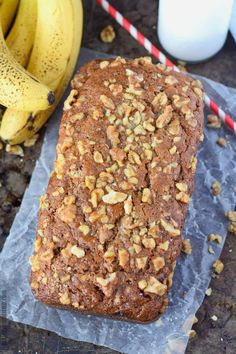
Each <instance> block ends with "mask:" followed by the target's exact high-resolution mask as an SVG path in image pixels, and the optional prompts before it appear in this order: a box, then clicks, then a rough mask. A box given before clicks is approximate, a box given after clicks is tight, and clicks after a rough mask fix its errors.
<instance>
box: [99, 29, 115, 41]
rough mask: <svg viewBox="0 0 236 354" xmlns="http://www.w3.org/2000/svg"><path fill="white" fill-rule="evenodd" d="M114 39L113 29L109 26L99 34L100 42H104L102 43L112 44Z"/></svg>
mask: <svg viewBox="0 0 236 354" xmlns="http://www.w3.org/2000/svg"><path fill="white" fill-rule="evenodd" d="M115 37H116V34H115V31H114V28H113V27H112V26H111V25H109V26H106V27H105V28H104V29H103V30H102V31H101V33H100V38H101V40H102V42H104V43H111V42H113V41H114V39H115Z"/></svg>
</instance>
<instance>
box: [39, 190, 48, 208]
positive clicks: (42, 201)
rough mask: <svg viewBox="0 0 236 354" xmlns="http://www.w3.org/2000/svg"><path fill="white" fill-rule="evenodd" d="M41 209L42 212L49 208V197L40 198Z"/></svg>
mask: <svg viewBox="0 0 236 354" xmlns="http://www.w3.org/2000/svg"><path fill="white" fill-rule="evenodd" d="M39 207H40V209H41V210H45V209H48V208H49V203H48V201H47V195H46V194H45V195H42V196H41V197H40V202H39Z"/></svg>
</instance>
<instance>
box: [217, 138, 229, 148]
mask: <svg viewBox="0 0 236 354" xmlns="http://www.w3.org/2000/svg"><path fill="white" fill-rule="evenodd" d="M216 143H217V144H218V145H220V146H221V147H226V146H227V140H226V139H225V138H218V139H217V140H216Z"/></svg>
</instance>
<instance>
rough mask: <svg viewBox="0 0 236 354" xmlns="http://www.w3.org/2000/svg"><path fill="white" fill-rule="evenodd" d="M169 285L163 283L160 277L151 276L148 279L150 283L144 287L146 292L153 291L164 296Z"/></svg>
mask: <svg viewBox="0 0 236 354" xmlns="http://www.w3.org/2000/svg"><path fill="white" fill-rule="evenodd" d="M166 290H167V286H166V285H165V284H162V283H161V282H160V281H159V280H158V279H156V278H154V277H152V276H151V277H150V278H149V280H148V285H147V286H146V288H144V292H145V293H146V292H149V293H153V294H156V295H159V296H162V295H164V294H165V293H166Z"/></svg>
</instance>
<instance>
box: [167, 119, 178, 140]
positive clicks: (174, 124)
mask: <svg viewBox="0 0 236 354" xmlns="http://www.w3.org/2000/svg"><path fill="white" fill-rule="evenodd" d="M167 130H168V132H169V133H170V134H171V135H178V134H179V133H180V122H179V120H178V119H173V120H172V121H171V122H170V124H169V125H168V127H167ZM174 142H176V141H175V140H174Z"/></svg>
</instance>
